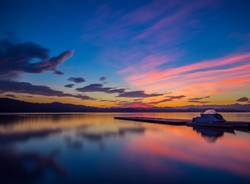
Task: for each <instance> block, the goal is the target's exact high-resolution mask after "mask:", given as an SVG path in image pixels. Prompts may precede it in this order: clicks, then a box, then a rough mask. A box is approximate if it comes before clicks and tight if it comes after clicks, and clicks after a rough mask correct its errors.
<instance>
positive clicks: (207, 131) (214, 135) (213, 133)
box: [193, 127, 234, 143]
mask: <svg viewBox="0 0 250 184" xmlns="http://www.w3.org/2000/svg"><path fill="white" fill-rule="evenodd" d="M193 130H194V131H196V132H197V133H199V134H201V136H202V137H204V138H205V140H206V141H207V142H211V143H213V142H215V141H216V140H217V139H218V138H222V137H223V136H224V133H225V132H227V133H232V134H234V130H232V129H229V130H227V129H223V128H211V127H193Z"/></svg>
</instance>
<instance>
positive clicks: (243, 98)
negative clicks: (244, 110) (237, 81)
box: [236, 97, 250, 102]
mask: <svg viewBox="0 0 250 184" xmlns="http://www.w3.org/2000/svg"><path fill="white" fill-rule="evenodd" d="M236 101H237V102H250V100H249V98H247V97H241V98H239V99H237V100H236Z"/></svg>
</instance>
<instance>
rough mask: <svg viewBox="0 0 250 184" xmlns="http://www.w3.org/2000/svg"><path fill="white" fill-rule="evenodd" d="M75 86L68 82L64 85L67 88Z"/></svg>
mask: <svg viewBox="0 0 250 184" xmlns="http://www.w3.org/2000/svg"><path fill="white" fill-rule="evenodd" d="M73 86H74V84H66V85H64V87H65V88H72V87H73Z"/></svg>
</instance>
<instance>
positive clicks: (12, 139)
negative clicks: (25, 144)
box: [0, 129, 61, 144]
mask: <svg viewBox="0 0 250 184" xmlns="http://www.w3.org/2000/svg"><path fill="white" fill-rule="evenodd" d="M59 132H61V130H60V129H45V130H36V131H26V132H10V133H0V143H1V144H11V143H17V142H20V141H28V140H31V139H32V140H33V139H35V138H45V137H48V136H49V135H51V134H55V133H59Z"/></svg>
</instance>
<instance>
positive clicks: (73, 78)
mask: <svg viewBox="0 0 250 184" xmlns="http://www.w3.org/2000/svg"><path fill="white" fill-rule="evenodd" d="M68 80H69V81H71V82H74V83H83V82H85V81H86V80H85V79H84V78H82V77H70V78H68Z"/></svg>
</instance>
